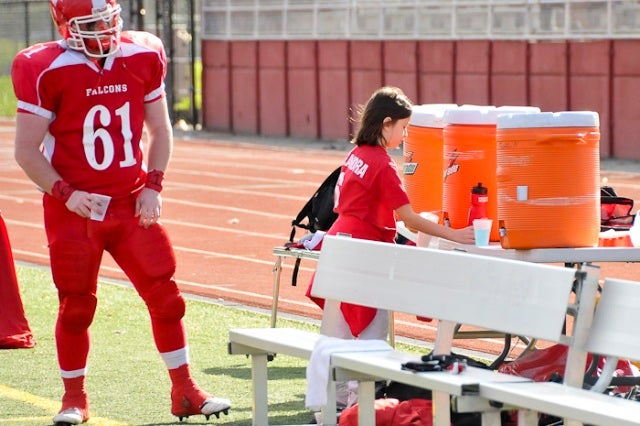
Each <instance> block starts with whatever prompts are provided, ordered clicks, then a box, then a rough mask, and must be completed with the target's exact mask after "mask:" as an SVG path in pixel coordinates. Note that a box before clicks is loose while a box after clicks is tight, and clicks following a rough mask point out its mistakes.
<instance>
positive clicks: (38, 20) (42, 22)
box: [0, 0, 202, 126]
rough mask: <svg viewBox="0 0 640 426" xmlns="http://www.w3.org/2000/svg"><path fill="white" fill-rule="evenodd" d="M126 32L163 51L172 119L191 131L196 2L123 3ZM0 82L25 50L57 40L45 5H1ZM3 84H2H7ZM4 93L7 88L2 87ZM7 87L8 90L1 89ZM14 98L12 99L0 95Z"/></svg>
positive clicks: (196, 98)
mask: <svg viewBox="0 0 640 426" xmlns="http://www.w3.org/2000/svg"><path fill="white" fill-rule="evenodd" d="M120 5H121V6H122V18H123V19H124V27H125V29H128V30H145V31H149V32H151V33H153V34H156V35H157V36H159V37H160V38H161V39H162V40H163V42H164V45H165V49H166V52H167V58H168V60H169V67H168V70H167V80H166V84H167V100H168V102H169V105H170V106H171V119H172V121H173V122H174V123H175V122H178V121H180V120H184V121H185V122H187V123H190V124H192V125H194V126H196V125H198V124H199V123H200V122H201V120H200V105H201V96H202V93H201V89H200V87H201V85H200V73H201V62H200V37H199V27H200V2H199V1H197V0H176V1H171V0H131V1H126V2H125V1H121V2H120ZM0 12H1V13H0V81H2V80H8V79H9V80H10V74H11V63H12V62H13V58H14V56H15V55H16V54H17V53H18V52H19V51H20V50H21V49H24V48H25V47H27V46H29V45H32V44H35V43H40V42H44V41H49V40H55V39H57V38H58V37H59V36H58V32H57V30H56V28H55V25H54V24H53V21H52V20H51V14H50V12H49V1H48V0H0ZM5 83H6V82H5ZM0 87H2V88H3V89H2V91H3V92H7V91H9V88H10V84H2V85H1V86H0ZM5 87H6V89H4V88H5ZM0 95H1V96H12V93H1V94H0Z"/></svg>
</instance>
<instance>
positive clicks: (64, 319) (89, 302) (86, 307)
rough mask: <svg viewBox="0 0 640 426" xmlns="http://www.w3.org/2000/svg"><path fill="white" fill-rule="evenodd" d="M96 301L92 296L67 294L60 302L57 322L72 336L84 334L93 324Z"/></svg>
mask: <svg viewBox="0 0 640 426" xmlns="http://www.w3.org/2000/svg"><path fill="white" fill-rule="evenodd" d="M97 304H98V300H97V298H96V296H95V295H93V294H69V295H67V296H64V298H63V299H62V301H61V302H60V311H59V312H58V320H59V322H60V325H61V326H62V328H64V329H65V330H66V331H68V332H69V333H72V334H79V333H82V332H84V331H85V330H86V329H87V328H89V326H90V325H91V323H92V322H93V316H94V314H95V313H96V306H97Z"/></svg>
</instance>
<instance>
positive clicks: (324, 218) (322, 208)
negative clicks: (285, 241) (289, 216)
mask: <svg viewBox="0 0 640 426" xmlns="http://www.w3.org/2000/svg"><path fill="white" fill-rule="evenodd" d="M341 168H342V166H340V167H338V168H337V169H335V170H334V171H333V172H331V174H330V175H329V176H327V178H326V179H325V180H324V182H322V184H321V185H320V186H319V187H318V189H316V192H315V193H314V194H313V195H312V196H311V198H310V199H309V201H307V203H306V204H305V205H304V207H303V208H302V209H301V210H300V213H298V215H297V216H296V218H295V219H294V220H292V221H291V234H290V235H289V242H290V243H293V238H294V237H295V235H296V227H299V228H303V229H306V230H307V231H309V232H316V231H326V230H328V229H329V228H331V225H333V222H335V221H336V218H337V217H338V215H337V214H336V213H334V212H333V192H334V189H335V187H336V183H337V182H338V176H340V169H341ZM305 219H306V223H303V221H304V220H305Z"/></svg>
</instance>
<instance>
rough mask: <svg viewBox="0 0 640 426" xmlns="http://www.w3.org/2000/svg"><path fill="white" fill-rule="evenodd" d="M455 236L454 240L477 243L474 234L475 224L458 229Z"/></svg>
mask: <svg viewBox="0 0 640 426" xmlns="http://www.w3.org/2000/svg"><path fill="white" fill-rule="evenodd" d="M454 235H455V238H454V239H453V241H456V242H458V243H462V244H475V242H476V238H475V237H474V235H473V226H467V227H466V228H461V229H456V230H455V234H454Z"/></svg>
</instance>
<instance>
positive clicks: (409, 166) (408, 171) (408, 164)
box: [402, 151, 418, 176]
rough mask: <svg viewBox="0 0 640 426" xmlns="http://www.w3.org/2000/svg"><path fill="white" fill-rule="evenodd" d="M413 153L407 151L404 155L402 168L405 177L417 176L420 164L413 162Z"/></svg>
mask: <svg viewBox="0 0 640 426" xmlns="http://www.w3.org/2000/svg"><path fill="white" fill-rule="evenodd" d="M411 160H413V152H412V151H407V152H405V154H404V165H403V166H402V173H403V174H404V175H405V176H411V175H413V174H415V172H416V169H417V168H418V163H414V162H413V161H411Z"/></svg>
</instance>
